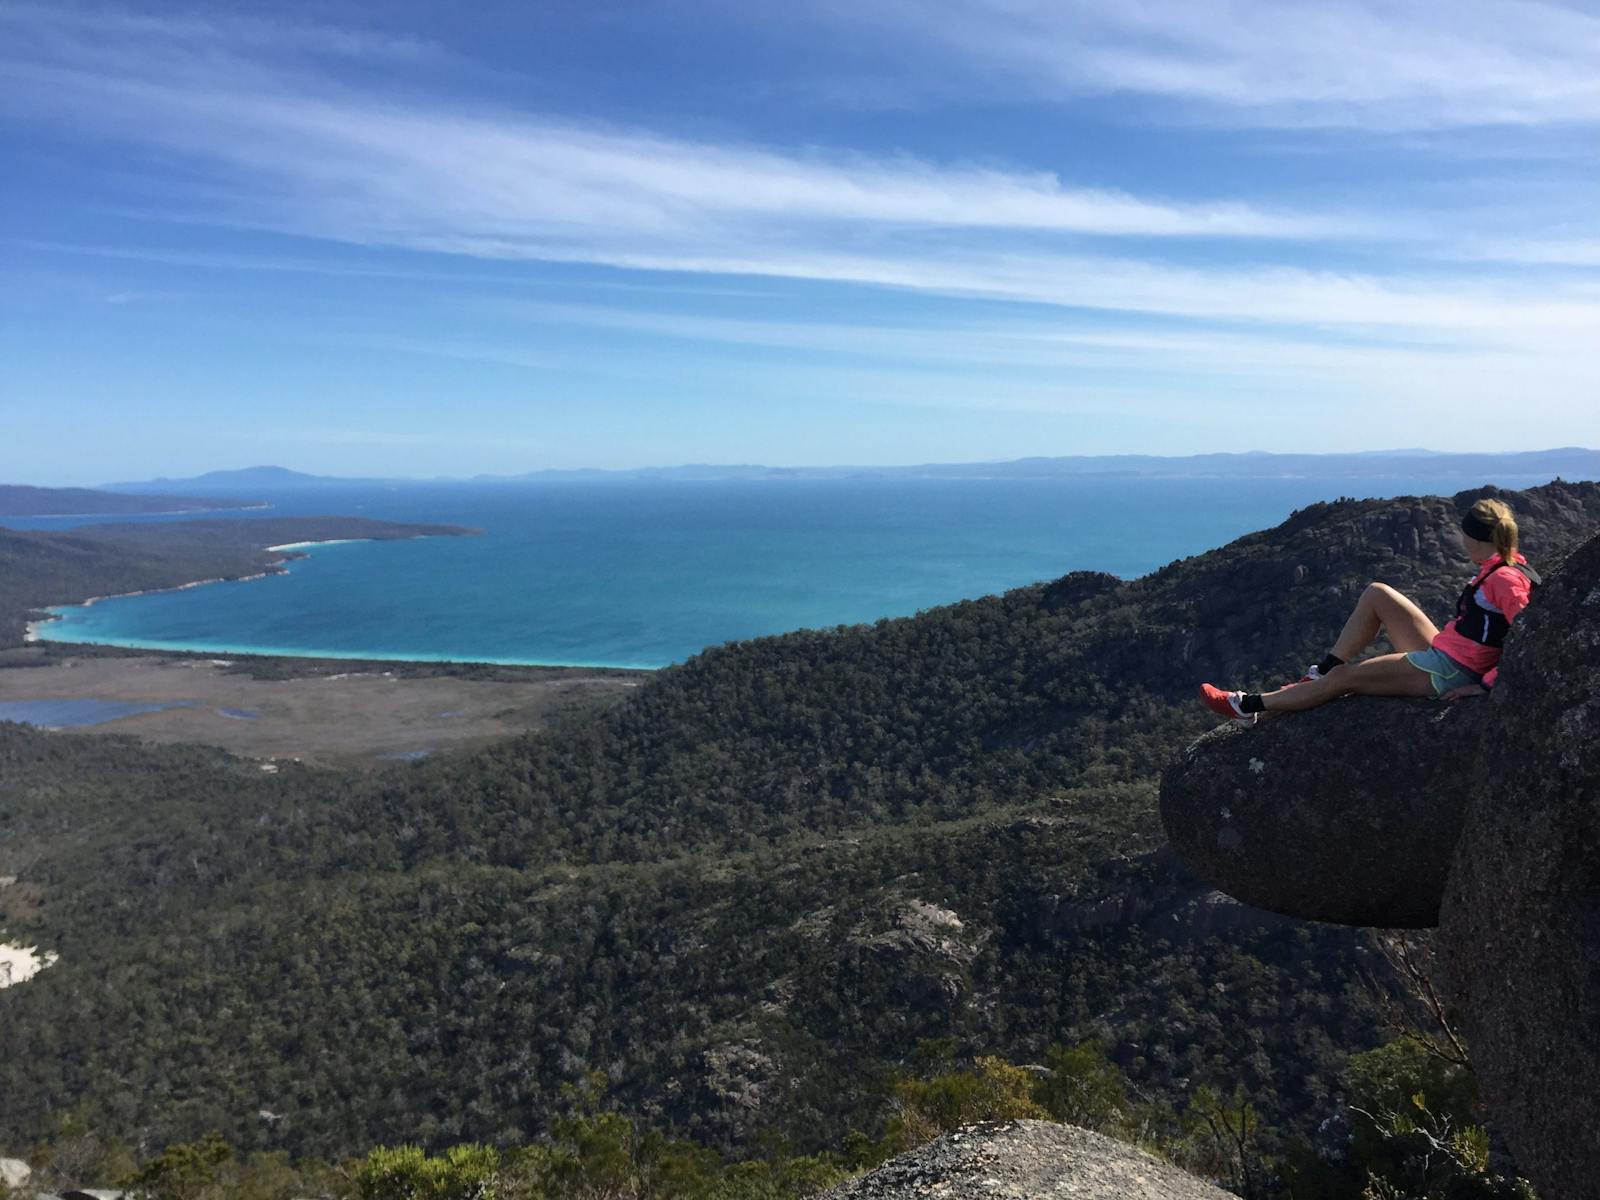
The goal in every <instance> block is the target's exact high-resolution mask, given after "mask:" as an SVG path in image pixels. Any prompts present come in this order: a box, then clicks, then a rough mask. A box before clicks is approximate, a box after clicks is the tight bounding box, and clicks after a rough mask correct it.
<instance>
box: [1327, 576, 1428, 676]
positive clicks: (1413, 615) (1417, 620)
mask: <svg viewBox="0 0 1600 1200" xmlns="http://www.w3.org/2000/svg"><path fill="white" fill-rule="evenodd" d="M1379 629H1383V630H1385V631H1386V632H1387V633H1388V635H1389V644H1390V645H1392V646H1393V647H1394V648H1395V649H1396V650H1399V651H1402V652H1403V651H1407V650H1426V649H1427V648H1428V647H1429V646H1431V645H1433V639H1434V638H1435V637H1436V636H1438V633H1439V630H1438V629H1437V628H1436V627H1435V626H1434V623H1433V622H1432V621H1430V620H1428V618H1427V615H1426V614H1425V613H1424V612H1423V611H1422V610H1421V609H1420V608H1418V607H1417V606H1416V605H1415V604H1413V603H1412V602H1411V600H1410V599H1409V598H1408V597H1406V596H1405V595H1404V594H1403V593H1401V592H1398V591H1396V590H1395V589H1394V588H1392V587H1390V586H1389V585H1388V584H1387V583H1369V584H1368V585H1367V590H1366V591H1364V592H1362V593H1361V599H1360V600H1358V601H1356V608H1355V611H1354V612H1353V613H1351V614H1350V619H1349V620H1348V621H1346V622H1345V623H1344V631H1343V632H1342V633H1340V634H1339V640H1338V641H1336V642H1334V643H1333V653H1334V654H1335V655H1337V656H1338V657H1339V658H1342V659H1345V660H1346V661H1349V660H1350V659H1352V658H1354V657H1355V656H1356V655H1358V654H1360V653H1361V652H1362V651H1363V650H1365V649H1366V648H1367V647H1368V646H1370V645H1371V644H1372V642H1373V639H1374V638H1376V637H1377V636H1378V630H1379ZM1418 674H1422V672H1418Z"/></svg>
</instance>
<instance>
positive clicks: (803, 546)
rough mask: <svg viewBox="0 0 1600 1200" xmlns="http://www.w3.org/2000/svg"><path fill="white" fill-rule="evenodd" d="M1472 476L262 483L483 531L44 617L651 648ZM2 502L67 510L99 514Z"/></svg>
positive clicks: (1013, 581) (167, 638) (414, 639)
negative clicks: (302, 486)
mask: <svg viewBox="0 0 1600 1200" xmlns="http://www.w3.org/2000/svg"><path fill="white" fill-rule="evenodd" d="M1473 482H1483V481H1481V480H1477V481H1469V480H1463V479H1461V478H1460V477H1458V476H1457V477H1434V478H1426V477H1416V476H1405V477H1396V478H1372V477H1367V478H1361V479H1350V480H1340V479H1325V478H1324V479H1300V478H1287V479H1277V478H1275V479H1249V480H1244V481H1240V482H1237V483H1234V482H1230V481H1226V480H1217V479H1148V478H1126V477H1100V478H1077V479H1026V480H1001V479H953V480H934V479H860V480H852V479H823V480H785V479H776V480H756V481H738V482H671V483H655V482H637V481H626V482H560V483H479V484H443V483H441V484H408V485H394V486H374V485H360V486H355V485H351V486H327V487H319V488H315V489H308V490H296V491H284V492H280V493H271V492H266V493H260V492H252V493H251V495H252V496H255V497H257V498H259V499H262V500H266V501H269V502H270V504H271V507H270V508H267V509H263V510H257V511H254V512H248V513H241V514H237V515H238V516H239V518H240V519H242V520H251V519H254V518H256V517H265V516H311V515H325V514H338V515H347V516H362V517H375V518H381V519H387V520H395V521H430V522H446V523H451V524H459V525H467V526H473V527H476V528H480V529H482V530H483V531H484V534H483V536H482V537H464V538H424V539H418V540H413V541H397V542H396V541H391V542H347V543H341V544H328V545H314V546H309V547H305V548H303V550H302V551H300V552H302V553H304V554H305V555H306V557H305V558H303V559H300V560H297V561H295V562H293V563H291V564H290V567H289V572H288V573H287V574H285V575H277V576H269V577H266V578H261V579H254V580H248V581H242V582H235V583H218V584H208V585H206V586H203V587H195V588H189V589H186V590H181V591H171V592H160V593H152V594H147V595H139V596H130V597H125V598H116V599H111V600H106V601H102V602H100V603H97V604H94V605H91V606H88V607H66V608H61V609H58V610H56V611H57V612H58V613H59V614H60V617H61V619H59V620H55V621H51V622H48V623H46V624H45V625H43V626H42V627H40V629H39V635H40V636H41V637H44V638H47V639H53V640H61V641H71V642H96V643H104V644H111V645H121V646H135V647H144V648H151V649H163V650H179V649H187V650H201V651H207V652H212V653H261V654H289V655H309V656H318V657H348V658H390V659H413V660H423V661H448V660H463V661H480V662H498V663H518V664H522V663H527V664H541V663H542V664H564V665H575V666H608V667H642V668H651V667H660V666H665V665H668V664H670V663H675V662H680V661H682V660H683V659H685V658H688V657H689V656H691V655H693V654H695V653H697V652H698V651H700V650H702V649H704V648H705V647H707V646H713V645H717V644H719V643H722V642H727V641H732V640H739V639H744V638H751V637H758V636H761V635H764V634H774V633H783V632H787V631H789V630H794V629H801V628H827V627H831V626H835V625H841V624H843V625H849V624H857V623H862V622H871V621H876V620H879V619H882V618H886V617H899V616H908V615H911V614H913V613H915V612H917V611H919V610H921V609H925V608H929V607H932V606H935V605H940V604H948V603H951V602H954V601H957V600H962V599H969V598H974V597H978V596H983V595H987V594H990V593H993V592H1000V591H1005V590H1007V589H1009V588H1014V587H1020V586H1022V585H1025V584H1030V583H1035V582H1038V581H1041V580H1048V579H1054V578H1056V577H1058V576H1060V575H1063V574H1065V573H1067V572H1068V571H1077V570H1097V571H1107V572H1110V573H1112V574H1115V575H1120V576H1124V577H1132V576H1137V575H1142V574H1144V573H1146V572H1149V571H1151V570H1154V569H1155V568H1157V567H1160V566H1162V565H1164V564H1166V563H1168V562H1171V561H1173V560H1174V559H1177V558H1182V557H1185V556H1187V555H1190V554H1196V553H1200V552H1201V551H1204V550H1209V549H1211V548H1213V547H1216V546H1220V545H1222V544H1224V543H1226V542H1228V541H1230V540H1232V539H1234V538H1236V537H1238V536H1240V535H1242V534H1245V533H1248V532H1250V531H1252V530H1256V529H1264V528H1268V527H1270V526H1273V525H1276V524H1278V523H1279V522H1281V521H1282V520H1283V519H1284V518H1285V517H1287V516H1288V515H1289V513H1290V512H1291V511H1292V510H1294V509H1296V508H1300V507H1303V506H1305V505H1307V504H1311V503H1313V502H1316V501H1319V500H1327V499H1333V498H1336V497H1339V496H1358V497H1360V496H1375V495H1382V496H1392V495H1404V494H1427V493H1451V492H1454V491H1457V490H1459V489H1461V488H1463V487H1466V486H1469V484H1471V483H1473ZM1493 482H1495V483H1499V484H1501V485H1503V486H1507V487H1526V486H1530V485H1532V484H1535V483H1542V482H1545V480H1543V479H1534V478H1527V477H1517V478H1509V477H1508V478H1498V479H1495V480H1493ZM229 515H234V514H229ZM100 519H103V518H100ZM135 519H139V520H159V521H171V520H181V519H183V518H182V517H145V518H135ZM191 519H192V518H191ZM6 523H7V524H10V525H13V526H16V527H29V528H56V529H60V528H70V527H72V526H75V525H82V524H87V523H90V519H88V518H77V519H70V518H36V519H33V520H28V521H23V520H11V521H7V522H6Z"/></svg>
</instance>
